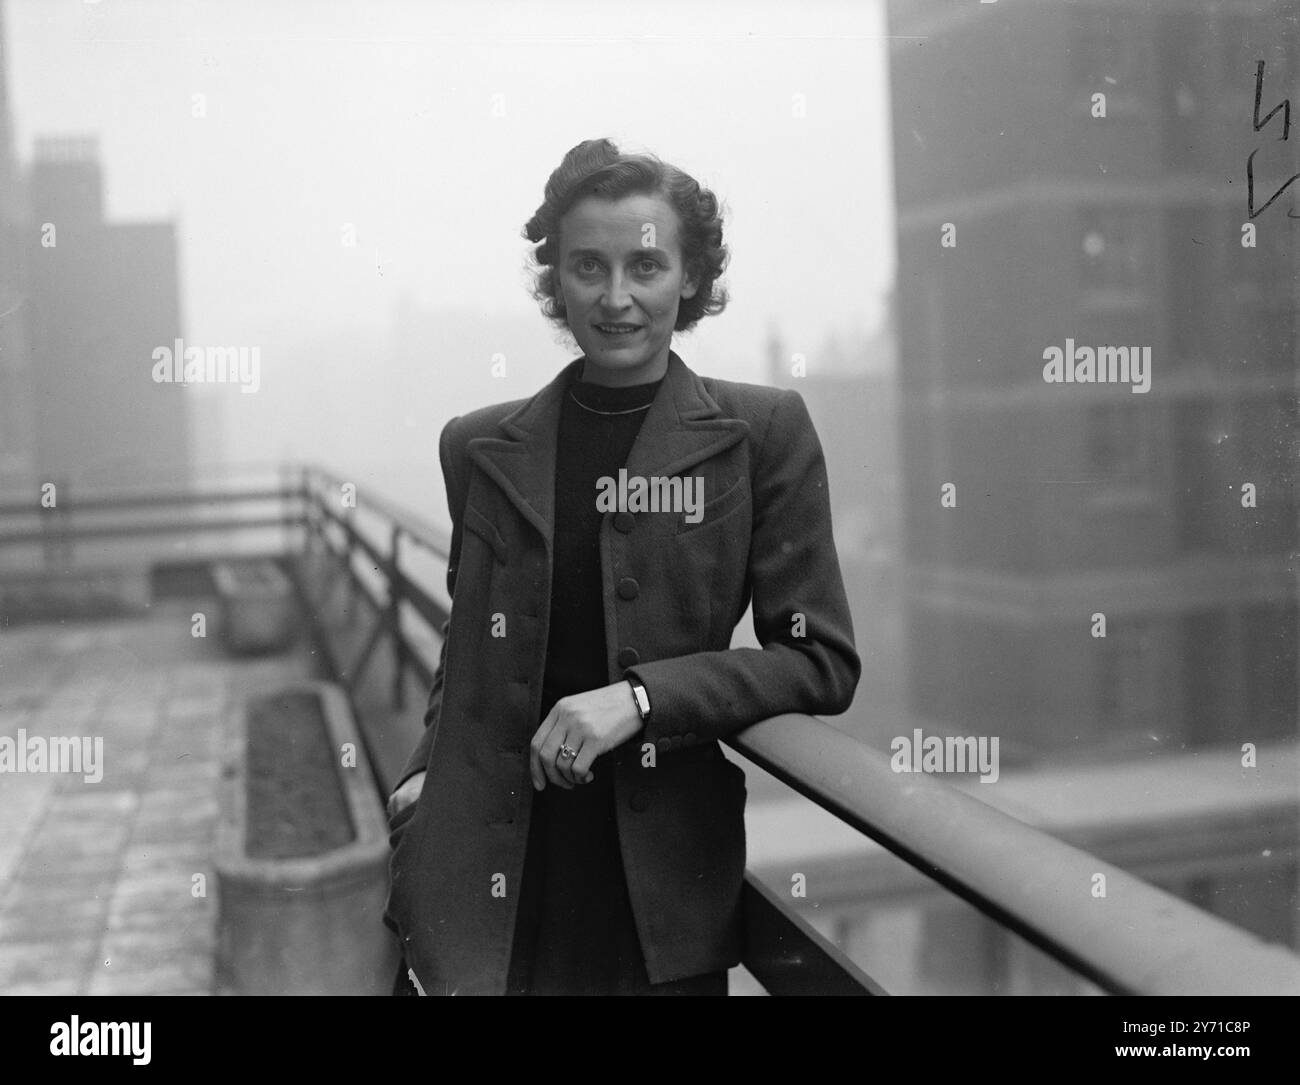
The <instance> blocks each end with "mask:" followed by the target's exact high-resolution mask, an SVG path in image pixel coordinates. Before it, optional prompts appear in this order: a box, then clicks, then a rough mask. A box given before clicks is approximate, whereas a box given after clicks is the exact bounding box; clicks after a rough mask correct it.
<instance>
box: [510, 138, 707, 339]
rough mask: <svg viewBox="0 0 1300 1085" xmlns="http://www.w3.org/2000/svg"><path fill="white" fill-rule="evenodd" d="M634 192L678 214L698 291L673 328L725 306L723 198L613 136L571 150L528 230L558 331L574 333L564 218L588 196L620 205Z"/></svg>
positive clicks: (536, 283) (539, 288) (538, 286)
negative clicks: (562, 279)
mask: <svg viewBox="0 0 1300 1085" xmlns="http://www.w3.org/2000/svg"><path fill="white" fill-rule="evenodd" d="M633 193H636V194H643V195H655V196H662V197H663V198H664V199H665V200H666V201H667V202H668V204H669V205H670V206H671V207H672V208H673V210H674V211H676V212H677V220H678V223H679V225H680V237H681V245H682V260H683V263H684V264H685V267H686V270H687V272H688V273H690V274H692V275H694V276H695V278H696V282H697V284H698V286H697V288H696V291H695V296H694V297H690V298H682V299H681V301H680V303H679V305H678V308H677V323H676V324H674V325H673V328H674V330H675V331H679V332H684V331H688V330H689V329H690V328H693V327H694V326H695V325H696V324H698V323H699V322H700V320H701V318H703V317H706V316H710V315H712V314H714V313H720V312H722V310H723V309H724V308H726V305H727V291H726V288H725V287H724V286H723V285H722V284H721V283H719V282H718V279H719V278H720V276H721V275H722V272H723V271H724V270H725V268H726V266H727V260H728V257H729V254H728V252H727V247H726V245H724V244H723V243H722V213H721V210H720V207H719V203H718V198H717V196H715V195H714V194H713V193H712V192H710V191H709V190H708V189H707V188H704V187H702V186H701V185H700V183H699V182H698V181H697V180H695V178H694V177H692V176H691V175H690V174H689V173H686V172H685V171H684V170H681V169H678V168H677V167H676V166H674V165H672V164H670V163H668V162H664V161H662V160H661V159H659V158H657V157H655V156H654V155H652V154H624V153H622V152H621V151H620V150H619V149H618V147H616V146H615V145H614V144H613V143H612V142H611V141H610V140H608V139H588V140H584V141H583V142H582V143H579V144H578V145H577V146H576V147H573V148H571V149H570V150H569V152H568V153H567V154H566V155H565V156H564V160H563V161H562V162H561V163H560V164H559V166H557V167H556V168H555V170H554V171H553V172H552V173H551V176H550V177H549V178H548V179H547V181H546V193H545V198H544V199H543V200H542V204H541V206H540V207H538V208H537V210H536V211H535V212H534V213H533V217H532V218H530V219H529V220H528V223H527V225H525V226H524V229H523V236H524V237H526V238H527V239H528V240H529V241H533V242H536V243H537V247H536V248H535V249H534V250H533V253H532V261H531V270H532V273H533V297H535V298H536V299H537V302H538V304H539V305H540V306H541V309H542V313H543V314H544V315H545V316H546V317H547V318H548V319H549V320H551V321H552V322H553V323H555V324H556V325H558V326H559V327H561V328H565V329H567V328H568V320H567V314H566V313H565V309H564V299H563V297H562V296H561V295H560V291H559V289H558V288H557V283H556V266H555V265H556V261H557V259H558V258H559V254H560V244H559V226H560V219H561V218H563V217H564V215H565V213H566V212H567V211H568V210H569V209H570V208H571V207H572V206H573V205H574V204H575V203H577V202H578V200H580V199H582V198H583V197H586V196H599V197H600V198H602V199H608V200H616V199H619V198H620V197H622V196H628V195H631V194H633Z"/></svg>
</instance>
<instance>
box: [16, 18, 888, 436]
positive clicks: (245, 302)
mask: <svg viewBox="0 0 1300 1085" xmlns="http://www.w3.org/2000/svg"><path fill="white" fill-rule="evenodd" d="M0 2H4V0H0ZM6 6H7V14H8V20H7V21H8V36H9V45H10V50H9V55H10V61H11V70H10V75H9V78H10V90H11V98H12V107H13V112H14V114H15V118H14V119H15V122H16V133H17V148H18V152H19V155H20V157H21V158H22V159H24V160H30V156H31V149H32V142H33V138H34V136H36V135H45V134H83V133H84V134H94V135H97V136H98V138H99V141H100V147H101V156H102V162H103V165H104V176H105V185H106V207H107V210H108V213H109V215H110V216H111V217H113V218H116V219H120V220H129V219H149V218H159V217H165V218H174V219H175V220H176V221H177V222H178V225H179V229H178V235H179V238H180V245H181V265H182V297H183V299H184V314H183V330H184V332H185V335H186V337H187V339H189V340H191V341H193V342H198V343H216V342H221V343H225V344H232V345H261V346H262V347H263V363H262V367H263V375H262V383H263V388H264V389H265V395H264V396H261V397H259V396H245V397H242V401H240V399H239V398H238V397H237V398H236V399H234V400H230V399H229V397H227V399H226V400H223V407H222V413H223V417H224V418H225V428H226V432H227V436H228V439H234V438H239V440H241V441H242V442H243V445H244V446H247V445H248V443H249V442H250V441H251V442H252V445H253V446H254V450H255V451H267V449H266V448H263V447H261V446H260V445H259V441H260V440H261V437H260V436H259V435H262V434H264V431H265V430H266V429H267V427H268V426H272V427H274V426H276V425H277V422H278V423H280V424H279V428H280V430H281V433H280V434H279V435H278V438H279V439H281V440H282V441H283V439H284V435H285V433H288V434H289V436H290V437H296V436H302V437H303V438H304V439H308V438H310V440H314V439H315V438H314V437H311V436H310V427H309V426H307V425H306V422H305V421H303V428H302V430H301V434H300V433H299V429H298V428H297V425H298V424H297V422H295V421H294V417H293V416H292V414H290V415H288V416H284V418H281V416H280V415H279V414H278V413H277V412H278V411H280V410H281V409H284V410H289V411H292V409H293V407H292V397H285V396H284V395H283V394H277V393H276V389H277V388H278V389H279V391H280V393H283V392H285V391H286V390H288V389H291V388H293V387H295V386H296V387H298V388H301V387H302V385H303V382H304V381H310V380H311V379H312V375H313V373H314V370H313V364H314V361H313V354H312V350H311V349H310V348H305V347H304V346H303V344H304V343H320V342H321V341H326V342H328V341H331V340H334V339H338V340H339V341H347V342H349V343H352V342H357V343H360V344H362V345H364V344H367V343H373V349H372V350H371V351H370V352H369V354H370V356H369V357H368V358H367V359H365V360H364V361H365V364H366V365H367V366H368V367H370V368H369V371H370V373H371V379H372V380H374V381H376V382H378V383H380V384H382V383H383V382H384V380H385V379H386V378H385V376H384V368H383V365H384V360H386V359H389V358H390V357H391V355H392V352H393V350H394V344H393V343H392V342H391V341H390V338H389V337H390V334H391V329H392V327H393V315H394V312H395V310H396V308H397V306H398V304H399V302H401V301H405V302H406V303H407V304H408V305H410V306H413V307H415V308H416V309H419V310H439V309H455V310H459V311H469V312H470V318H469V319H470V322H471V323H472V322H473V321H474V320H476V319H481V320H482V321H483V322H484V329H485V330H484V337H482V338H480V337H475V342H474V344H473V345H472V346H471V345H469V344H465V343H459V342H456V341H449V342H443V343H439V344H438V350H437V352H436V356H435V357H433V358H431V361H430V366H431V375H432V376H435V377H436V380H437V381H439V382H445V383H446V385H447V388H448V395H447V397H446V398H447V402H448V403H449V404H450V405H451V407H452V408H454V409H455V410H461V409H465V407H466V406H467V405H471V403H472V401H474V400H475V399H476V398H477V400H478V401H484V396H483V394H482V392H483V388H482V386H481V385H480V384H479V383H478V382H476V381H468V382H467V381H466V380H463V379H462V378H463V377H464V376H465V374H466V373H468V372H473V371H476V370H482V369H486V368H487V367H488V366H489V365H490V362H491V354H492V353H493V351H492V350H490V349H488V348H489V347H491V346H493V345H494V344H493V343H492V334H493V333H492V328H493V327H494V325H495V324H496V322H499V326H500V327H501V328H502V329H503V331H502V347H501V349H502V350H505V341H506V339H507V338H508V339H509V349H510V352H512V357H514V358H516V359H518V356H519V352H520V351H521V350H522V351H523V352H524V353H525V354H526V355H529V357H528V358H527V359H520V361H521V362H523V361H527V362H528V363H529V364H527V365H521V366H520V367H517V369H516V373H515V374H512V378H515V379H512V381H511V387H510V388H509V389H508V390H506V391H505V392H503V393H502V394H499V395H497V396H495V397H492V396H490V395H489V396H488V397H487V398H497V399H505V398H511V397H513V396H515V395H522V394H527V393H528V392H530V391H532V390H535V389H536V388H538V387H540V386H541V385H542V384H543V383H544V382H545V380H546V379H548V378H549V377H550V376H551V375H552V374H553V371H554V368H555V365H556V363H557V362H559V361H563V360H564V359H565V357H566V356H568V355H566V353H565V352H564V351H563V350H562V349H561V348H560V347H558V346H556V345H555V343H554V341H553V335H552V332H551V331H550V329H549V326H548V325H546V324H545V323H544V322H543V321H542V319H541V317H540V316H537V315H536V309H535V304H534V302H533V301H532V299H531V298H530V296H529V295H528V293H527V291H526V290H525V288H524V281H525V280H524V275H523V271H522V267H523V259H524V256H525V253H526V251H527V243H526V242H525V241H524V240H523V238H522V237H521V236H520V229H521V227H522V225H523V223H524V222H525V221H526V220H527V219H528V218H529V216H530V215H531V214H532V212H533V210H534V209H535V208H536V206H537V204H538V203H539V202H540V200H541V196H542V188H543V185H544V184H545V181H546V178H547V176H548V174H549V173H550V171H551V170H552V169H553V168H554V167H555V166H556V165H557V164H558V163H559V160H560V158H561V157H562V156H563V154H564V152H565V151H566V150H567V149H568V148H569V147H571V146H572V145H573V144H575V143H577V142H579V141H580V140H582V139H586V138H590V137H594V136H600V135H608V136H611V137H613V138H614V139H615V140H616V141H618V142H620V144H625V145H627V146H629V147H644V148H648V149H651V150H653V151H655V152H656V153H658V154H659V155H661V156H662V157H663V158H666V159H668V160H669V161H672V162H675V163H676V164H678V165H680V166H682V167H683V168H685V169H687V170H688V171H690V172H692V173H694V174H695V175H696V176H697V177H698V178H699V179H700V180H701V182H702V183H704V184H706V185H707V186H709V187H711V188H713V189H714V190H715V191H716V192H717V193H718V194H719V196H720V197H721V198H722V199H723V200H724V202H725V206H726V208H727V210H728V211H729V214H728V218H727V223H726V230H727V240H728V243H729V245H730V246H731V249H732V266H731V270H730V272H729V274H728V278H727V281H728V283H729V285H730V288H731V292H732V304H731V306H730V308H729V309H728V310H727V312H726V313H724V314H723V315H722V316H720V317H716V318H712V319H706V320H705V321H704V322H703V323H702V324H701V326H700V328H699V329H698V330H697V331H696V332H695V333H693V334H692V335H691V336H689V337H687V338H685V339H681V340H679V341H678V342H677V344H676V346H677V349H678V351H679V352H680V353H682V355H683V356H684V357H686V359H687V361H688V363H690V364H692V365H693V366H695V367H696V368H697V369H701V370H703V371H705V372H708V373H711V374H713V375H716V376H722V377H731V378H734V379H741V380H746V379H749V380H754V379H762V378H763V371H764V370H763V366H764V360H763V353H762V351H763V343H764V340H765V337H766V333H767V330H768V327H769V326H770V325H771V324H772V323H775V324H777V325H778V326H779V327H780V330H781V332H782V335H783V338H784V340H785V345H786V349H787V352H790V351H796V350H798V351H803V352H805V353H807V354H809V356H810V364H814V363H815V352H816V350H817V348H818V347H819V346H820V345H821V344H822V342H823V341H824V338H825V335H826V334H827V332H829V331H831V330H841V331H843V330H848V329H855V328H857V329H862V330H869V329H870V328H872V327H874V325H875V323H876V322H877V320H878V318H879V305H878V302H879V297H880V295H881V294H882V293H883V292H884V291H885V290H886V289H887V288H888V285H889V283H890V281H891V279H892V276H893V265H894V244H893V217H892V166H891V162H890V156H889V148H888V123H887V115H888V108H889V102H888V89H887V83H886V49H885V44H886V43H885V40H884V37H883V35H884V31H885V27H884V18H883V11H882V5H881V4H880V3H878V2H877V0H865V2H863V0H830V2H809V0H805V2H801V3H798V4H791V3H788V2H780V3H748V4H740V3H725V4H718V5H712V6H710V5H705V4H700V3H698V2H677V0H673V2H662V0H656V2H654V3H647V4H642V5H637V6H632V5H615V4H608V3H606V4H600V3H596V2H595V0H592V2H587V3H533V4H484V3H478V4H471V3H464V4H435V3H427V2H417V0H383V2H374V0H369V2H366V3H364V4H363V3H358V2H343V0H332V2H330V0H239V2H231V0H226V2H222V3H216V2H200V0H170V2H166V3H164V2H161V0H153V2H146V0H134V2H132V0H100V2H98V3H93V2H85V0H7V4H6ZM196 95H201V96H202V98H201V99H196V97H195V96H196ZM197 102H201V106H199V105H196V103H197ZM800 107H802V110H801V108H800ZM196 111H203V112H205V113H206V115H204V116H196V115H195V113H196ZM801 111H802V115H798V114H799V113H800V112H801ZM346 224H353V226H354V227H355V231H356V236H357V244H356V247H354V248H348V247H346V246H345V245H343V244H342V241H341V239H342V235H343V231H344V229H345V226H346ZM460 323H462V324H463V323H464V321H461V322H460ZM506 328H510V329H512V331H511V332H510V334H509V335H508V336H507V335H506V332H505V331H504V329H506ZM521 337H522V338H521ZM532 337H535V348H534V347H533V346H532V345H531V344H532ZM410 349H411V345H410V344H406V345H405V352H406V353H407V354H408V355H409V354H410ZM534 350H535V355H536V364H535V365H533V364H531V363H532V355H533V352H534ZM360 361H361V360H360V359H359V362H360ZM394 379H396V378H394ZM343 383H344V386H343V387H338V386H336V387H335V393H337V394H335V398H334V401H333V402H334V405H335V406H336V407H337V405H338V400H339V398H340V397H341V398H342V399H346V398H347V394H348V393H347V389H346V381H344V382H343ZM488 391H490V389H488ZM389 392H390V393H393V392H395V394H396V395H397V396H398V398H400V397H401V395H402V389H401V388H397V389H390V390H389ZM332 394H334V393H330V392H326V393H322V392H321V390H320V389H316V399H317V401H318V402H325V401H331V395H332ZM259 398H260V399H261V401H260V402H259V403H257V404H251V403H249V402H247V401H248V400H258V399H259ZM390 398H391V395H390ZM276 405H278V406H276ZM446 413H447V414H448V416H449V415H450V414H451V413H453V411H452V410H451V409H449V410H448V411H447V412H446ZM286 419H287V420H286ZM419 423H420V424H421V425H425V424H428V425H435V424H438V423H439V420H438V419H436V418H427V419H425V418H421V419H419ZM435 433H436V431H435ZM241 434H242V435H244V436H243V437H241V436H240V435H241ZM231 435H233V438H232V437H231ZM288 443H290V444H295V445H296V444H298V443H299V442H298V441H296V440H291V441H289V442H288ZM244 450H245V451H247V450H248V449H247V447H245V449H244ZM272 451H275V450H272Z"/></svg>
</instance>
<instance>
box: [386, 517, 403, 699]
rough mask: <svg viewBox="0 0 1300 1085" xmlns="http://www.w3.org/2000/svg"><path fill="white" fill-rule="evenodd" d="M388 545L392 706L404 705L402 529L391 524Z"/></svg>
mask: <svg viewBox="0 0 1300 1085" xmlns="http://www.w3.org/2000/svg"><path fill="white" fill-rule="evenodd" d="M389 539H390V541H389V547H388V623H389V629H390V631H391V632H392V637H393V708H394V709H396V710H398V711H399V712H400V711H401V710H402V709H403V708H405V707H406V690H405V683H404V681H403V679H404V678H405V676H406V640H405V638H404V637H403V636H402V595H403V592H402V588H401V584H402V574H401V572H400V571H399V570H398V567H397V561H398V553H397V548H398V544H399V543H400V542H401V539H402V529H401V528H400V527H399V526H398V525H397V524H393V526H392V534H391V535H390V536H389Z"/></svg>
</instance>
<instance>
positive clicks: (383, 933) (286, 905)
mask: <svg viewBox="0 0 1300 1085" xmlns="http://www.w3.org/2000/svg"><path fill="white" fill-rule="evenodd" d="M250 728H251V730H250ZM259 730H260V731H261V732H262V733H261V734H259V733H257V732H258V731H259ZM277 730H278V731H279V732H280V733H279V734H277V733H276V732H277ZM347 743H351V744H352V747H351V749H353V750H355V757H356V765H355V767H344V765H343V763H342V762H343V753H342V751H343V750H344V749H345V744H347ZM225 750H226V757H225V763H224V765H223V773H222V782H221V812H220V820H219V821H218V825H217V841H216V859H215V864H214V865H215V870H216V880H217V892H218V905H217V958H216V962H215V973H216V986H217V992H218V993H220V994H248V995H253V994H268V995H269V994H384V995H386V994H389V993H390V992H391V990H392V983H393V976H394V974H395V973H396V970H397V947H396V944H395V942H394V940H393V937H392V935H391V934H390V933H389V931H388V928H387V927H385V926H384V923H383V914H384V906H385V903H386V900H387V893H388V827H387V821H386V819H385V815H384V811H383V808H382V806H381V803H380V800H379V797H378V795H377V794H376V793H375V790H374V786H373V784H372V782H371V775H370V768H369V765H368V763H367V761H366V758H365V753H364V751H363V750H362V747H361V742H360V737H359V735H358V733H357V729H356V725H355V722H354V721H353V719H352V713H351V710H350V708H349V707H348V702H347V699H346V697H345V696H344V695H343V693H342V691H341V690H339V689H338V687H336V686H333V685H331V684H329V683H326V682H303V683H300V684H297V685H294V686H291V687H286V688H284V689H281V690H278V691H276V692H274V693H270V694H265V695H259V696H255V697H251V698H249V699H248V701H247V702H246V704H245V705H243V706H240V707H239V708H237V709H236V710H235V711H232V712H231V713H229V714H228V719H227V735H226V746H225ZM286 750H287V751H288V752H289V753H290V756H289V757H285V756H284V754H285V752H286ZM268 762H274V763H268ZM330 766H332V771H331V768H330ZM331 776H332V779H330V778H329V777H331ZM295 821H297V822H298V823H299V824H297V826H295V825H293V824H292V823H293V822H295ZM304 838H305V839H304ZM304 850H305V851H307V852H311V854H295V852H296V851H297V852H301V851H304Z"/></svg>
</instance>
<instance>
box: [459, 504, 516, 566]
mask: <svg viewBox="0 0 1300 1085" xmlns="http://www.w3.org/2000/svg"><path fill="white" fill-rule="evenodd" d="M465 530H466V531H472V532H474V534H475V535H477V536H478V537H479V538H480V539H482V540H483V541H484V542H486V543H487V544H488V546H490V547H492V553H493V554H495V555H496V559H497V561H499V562H501V564H502V565H504V564H506V557H507V549H506V541H505V539H503V538H502V537H501V532H499V531H498V530H497V526H496V524H494V523H493V522H492V521H491V520H489V519H488V518H487V517H486V516H484V515H483V513H481V512H479V511H478V509H476V508H475V507H474V506H473V505H466V506H465Z"/></svg>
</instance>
